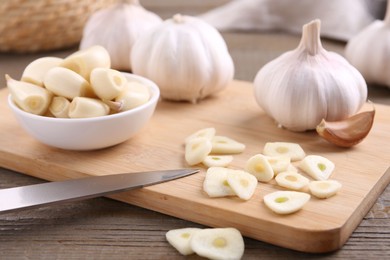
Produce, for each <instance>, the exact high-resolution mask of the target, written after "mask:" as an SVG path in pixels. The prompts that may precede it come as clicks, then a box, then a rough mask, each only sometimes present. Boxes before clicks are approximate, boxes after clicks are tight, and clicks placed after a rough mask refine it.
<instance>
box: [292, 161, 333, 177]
mask: <svg viewBox="0 0 390 260" xmlns="http://www.w3.org/2000/svg"><path fill="white" fill-rule="evenodd" d="M298 167H299V168H300V169H301V170H302V171H304V172H305V173H307V174H308V175H310V176H311V177H312V178H313V179H315V180H319V181H321V180H327V179H328V178H329V176H330V175H331V174H332V172H333V170H334V168H335V165H334V163H333V162H332V161H330V160H329V159H327V158H325V157H323V156H320V155H308V156H306V157H305V158H304V159H303V160H302V161H301V162H300V163H299V165H298Z"/></svg>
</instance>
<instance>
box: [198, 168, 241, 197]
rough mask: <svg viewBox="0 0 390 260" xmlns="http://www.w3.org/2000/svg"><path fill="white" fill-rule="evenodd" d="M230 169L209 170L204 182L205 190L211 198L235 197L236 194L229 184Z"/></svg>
mask: <svg viewBox="0 0 390 260" xmlns="http://www.w3.org/2000/svg"><path fill="white" fill-rule="evenodd" d="M228 172H229V169H227V168H223V167H211V168H209V169H207V172H206V178H205V179H204V182H203V190H204V191H205V192H206V193H207V195H209V196H210V197H213V198H214V197H225V196H234V195H236V193H234V191H233V190H232V188H231V187H230V185H229V183H228V182H227V175H228Z"/></svg>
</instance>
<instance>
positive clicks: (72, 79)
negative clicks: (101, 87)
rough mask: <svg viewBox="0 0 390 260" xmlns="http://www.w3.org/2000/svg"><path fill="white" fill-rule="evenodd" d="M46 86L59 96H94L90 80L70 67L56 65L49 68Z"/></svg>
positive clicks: (69, 97)
mask: <svg viewBox="0 0 390 260" xmlns="http://www.w3.org/2000/svg"><path fill="white" fill-rule="evenodd" d="M43 83H44V85H45V87H46V88H47V89H48V90H50V91H51V92H53V93H54V94H55V95H57V96H62V97H66V98H68V99H73V98H75V97H85V96H93V91H92V88H91V86H90V85H89V83H88V81H86V80H85V79H84V78H83V77H81V76H80V75H79V74H77V73H75V72H74V71H72V70H70V69H66V68H63V67H56V68H52V69H51V70H49V71H48V72H47V73H46V75H45V78H44V80H43Z"/></svg>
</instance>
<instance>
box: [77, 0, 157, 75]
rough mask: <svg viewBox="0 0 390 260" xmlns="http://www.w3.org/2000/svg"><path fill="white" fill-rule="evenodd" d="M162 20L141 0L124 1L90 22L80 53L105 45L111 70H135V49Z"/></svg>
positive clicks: (93, 17) (97, 14) (85, 30)
mask: <svg viewBox="0 0 390 260" xmlns="http://www.w3.org/2000/svg"><path fill="white" fill-rule="evenodd" d="M161 22H162V19H161V18H160V17H159V16H158V15H156V14H154V13H152V12H149V11H147V10H146V9H145V8H143V7H142V6H141V5H140V4H139V1H138V0H127V1H121V2H120V3H118V4H116V5H114V6H111V7H109V8H107V9H103V10H100V11H98V12H96V13H95V14H93V15H92V16H91V17H90V18H89V20H88V21H87V23H86V25H85V27H84V31H83V37H82V39H81V43H80V49H85V48H87V47H90V46H93V45H101V46H103V47H105V48H106V49H107V51H108V52H109V54H110V57H111V63H112V64H111V68H113V69H117V70H128V71H130V70H131V63H130V57H129V56H130V53H131V49H132V47H133V45H134V43H135V41H136V40H137V39H138V37H139V36H140V35H142V34H143V33H144V32H146V31H147V30H148V29H150V28H151V27H153V26H155V25H158V24H160V23H161Z"/></svg>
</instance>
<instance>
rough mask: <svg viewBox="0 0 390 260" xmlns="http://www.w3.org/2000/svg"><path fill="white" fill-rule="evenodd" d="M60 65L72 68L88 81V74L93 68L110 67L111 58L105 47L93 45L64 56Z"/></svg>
mask: <svg viewBox="0 0 390 260" xmlns="http://www.w3.org/2000/svg"><path fill="white" fill-rule="evenodd" d="M60 66H62V67H64V68H67V69H70V70H73V71H74V72H76V73H77V74H79V75H81V76H82V77H83V78H85V79H86V80H88V81H89V76H90V74H91V71H92V70H93V69H95V68H110V67H111V60H110V55H109V54H108V52H107V50H106V49H105V48H103V47H102V46H99V45H94V46H92V47H89V48H87V49H83V50H79V51H77V52H75V53H73V54H71V55H70V56H68V57H66V58H65V59H64V61H63V62H62V63H61V64H60Z"/></svg>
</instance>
